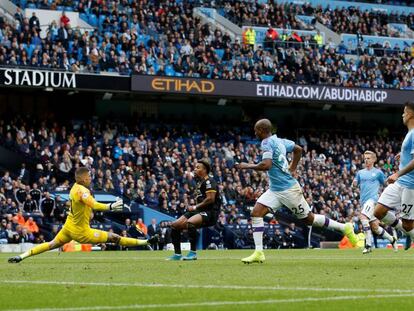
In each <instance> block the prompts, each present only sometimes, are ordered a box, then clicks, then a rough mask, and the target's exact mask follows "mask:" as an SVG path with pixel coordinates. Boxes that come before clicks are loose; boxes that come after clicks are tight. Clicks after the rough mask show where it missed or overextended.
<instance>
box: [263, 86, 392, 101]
mask: <svg viewBox="0 0 414 311" xmlns="http://www.w3.org/2000/svg"><path fill="white" fill-rule="evenodd" d="M256 95H257V96H265V97H282V98H283V97H285V98H297V99H310V100H339V101H353V102H374V103H384V102H385V100H386V99H387V97H388V93H387V92H386V91H383V90H373V89H354V88H353V89H351V88H339V87H338V88H335V87H327V86H323V87H321V86H302V85H278V84H257V87H256Z"/></svg>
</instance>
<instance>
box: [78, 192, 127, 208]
mask: <svg viewBox="0 0 414 311" xmlns="http://www.w3.org/2000/svg"><path fill="white" fill-rule="evenodd" d="M81 201H82V202H83V203H85V204H86V205H87V206H89V207H90V208H92V209H93V210H94V211H121V210H122V209H123V205H124V203H123V201H122V199H119V200H117V201H115V202H112V203H109V204H105V203H100V202H98V201H96V200H95V198H94V197H93V196H91V195H90V194H89V193H87V192H84V193H83V194H82V195H81Z"/></svg>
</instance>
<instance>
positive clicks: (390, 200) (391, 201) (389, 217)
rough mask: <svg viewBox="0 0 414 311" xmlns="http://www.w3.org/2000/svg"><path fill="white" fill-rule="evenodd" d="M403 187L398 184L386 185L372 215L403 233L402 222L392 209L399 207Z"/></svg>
mask: <svg viewBox="0 0 414 311" xmlns="http://www.w3.org/2000/svg"><path fill="white" fill-rule="evenodd" d="M402 191H403V188H402V187H401V186H399V185H398V184H395V183H394V184H391V185H388V186H387V187H386V188H385V189H384V191H383V192H382V194H381V196H380V198H379V200H378V203H377V205H376V206H375V210H374V217H375V218H377V219H378V220H380V221H382V222H383V223H384V224H386V225H390V226H392V227H394V228H396V229H398V230H400V231H402V232H403V233H405V230H404V229H403V227H402V222H401V220H400V219H398V218H397V217H396V216H395V213H394V212H393V210H395V209H398V210H399V209H400V208H401V196H402Z"/></svg>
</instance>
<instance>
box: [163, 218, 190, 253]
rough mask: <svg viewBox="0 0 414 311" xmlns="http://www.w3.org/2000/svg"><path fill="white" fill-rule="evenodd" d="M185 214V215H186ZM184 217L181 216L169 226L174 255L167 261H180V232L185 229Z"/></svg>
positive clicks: (185, 221)
mask: <svg viewBox="0 0 414 311" xmlns="http://www.w3.org/2000/svg"><path fill="white" fill-rule="evenodd" d="M186 214H187V213H186ZM187 220H188V218H187V217H186V215H183V216H181V217H180V218H178V219H177V220H176V221H174V222H173V223H172V224H171V241H172V244H173V245H174V255H173V256H171V257H168V258H167V260H181V259H182V255H181V231H183V230H184V229H186V228H187Z"/></svg>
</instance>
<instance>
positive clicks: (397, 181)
mask: <svg viewBox="0 0 414 311" xmlns="http://www.w3.org/2000/svg"><path fill="white" fill-rule="evenodd" d="M402 119H403V124H404V125H405V126H406V127H407V129H408V133H407V134H406V135H405V138H404V141H403V143H402V146H401V152H400V166H399V171H398V172H396V173H394V174H392V175H391V176H389V177H388V179H387V182H388V186H387V187H386V188H385V189H384V191H383V192H382V194H381V196H380V198H379V199H378V203H377V206H376V207H375V211H374V216H375V217H377V218H378V219H379V220H381V221H382V222H383V223H385V224H388V225H391V226H393V227H394V228H397V229H399V230H400V231H402V232H404V233H406V235H407V236H409V237H410V238H411V239H412V240H414V208H413V206H414V159H413V155H414V102H407V103H406V104H405V105H404V112H403V114H402ZM394 210H395V211H398V212H399V213H400V218H401V219H402V221H400V220H399V219H398V218H397V217H396V216H395V213H394Z"/></svg>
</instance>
